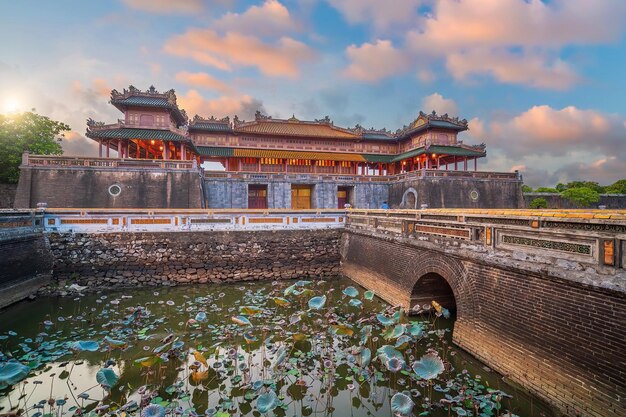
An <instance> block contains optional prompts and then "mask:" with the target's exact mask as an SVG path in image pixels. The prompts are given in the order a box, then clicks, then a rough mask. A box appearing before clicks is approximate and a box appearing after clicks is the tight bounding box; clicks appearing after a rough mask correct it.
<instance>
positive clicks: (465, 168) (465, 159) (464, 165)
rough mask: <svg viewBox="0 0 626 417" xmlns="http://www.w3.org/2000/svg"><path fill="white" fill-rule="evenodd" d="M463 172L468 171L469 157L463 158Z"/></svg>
mask: <svg viewBox="0 0 626 417" xmlns="http://www.w3.org/2000/svg"><path fill="white" fill-rule="evenodd" d="M463 171H467V156H464V157H463Z"/></svg>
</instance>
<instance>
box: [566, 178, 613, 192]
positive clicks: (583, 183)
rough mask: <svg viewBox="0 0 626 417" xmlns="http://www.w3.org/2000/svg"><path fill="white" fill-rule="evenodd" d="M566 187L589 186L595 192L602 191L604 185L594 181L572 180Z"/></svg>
mask: <svg viewBox="0 0 626 417" xmlns="http://www.w3.org/2000/svg"><path fill="white" fill-rule="evenodd" d="M566 187H567V189H568V190H569V189H571V188H589V189H591V190H594V191H595V192H597V193H602V192H604V187H603V186H601V185H600V184H598V183H597V182H595V181H572V182H568V183H567V185H566Z"/></svg>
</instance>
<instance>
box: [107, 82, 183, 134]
mask: <svg viewBox="0 0 626 417" xmlns="http://www.w3.org/2000/svg"><path fill="white" fill-rule="evenodd" d="M111 104H113V105H114V106H115V107H117V108H118V109H119V110H120V111H121V112H124V111H126V109H127V108H128V107H154V108H161V109H169V110H171V112H172V115H173V116H174V118H175V119H176V122H177V123H178V126H183V125H186V124H187V121H188V120H187V113H185V111H184V110H181V109H179V108H178V105H177V104H176V93H175V92H174V89H171V90H168V91H166V92H164V93H160V92H158V91H157V90H156V89H155V88H154V86H150V88H149V89H148V90H147V91H141V90H139V89H138V88H135V87H134V86H132V85H130V86H129V87H128V90H127V89H124V90H123V91H122V92H121V93H120V92H119V91H117V90H113V91H111Z"/></svg>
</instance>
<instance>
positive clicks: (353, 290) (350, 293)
mask: <svg viewBox="0 0 626 417" xmlns="http://www.w3.org/2000/svg"><path fill="white" fill-rule="evenodd" d="M342 292H343V293H344V294H345V295H347V296H348V297H352V298H354V297H356V296H357V295H359V290H357V289H356V288H354V287H346V288H344V290H343V291H342Z"/></svg>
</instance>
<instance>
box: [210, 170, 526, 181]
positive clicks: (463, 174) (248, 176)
mask: <svg viewBox="0 0 626 417" xmlns="http://www.w3.org/2000/svg"><path fill="white" fill-rule="evenodd" d="M204 177H205V178H208V179H240V180H268V181H269V180H272V181H293V180H309V181H334V182H394V181H398V180H410V179H417V178H473V179H498V180H509V181H518V180H520V177H519V174H518V173H517V172H489V171H442V170H426V169H423V170H420V171H413V172H407V173H404V174H398V175H346V174H304V173H303V174H293V173H284V172H245V171H204Z"/></svg>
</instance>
